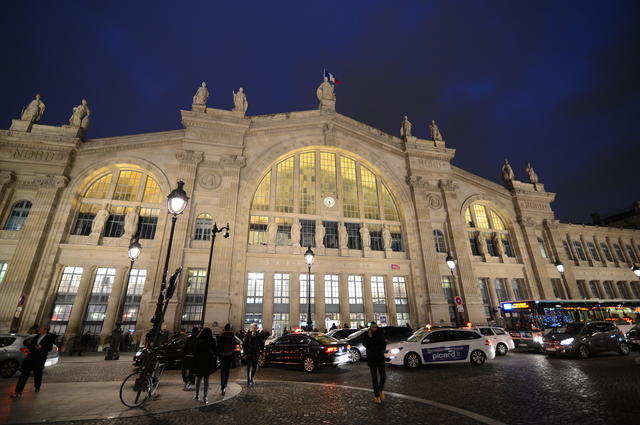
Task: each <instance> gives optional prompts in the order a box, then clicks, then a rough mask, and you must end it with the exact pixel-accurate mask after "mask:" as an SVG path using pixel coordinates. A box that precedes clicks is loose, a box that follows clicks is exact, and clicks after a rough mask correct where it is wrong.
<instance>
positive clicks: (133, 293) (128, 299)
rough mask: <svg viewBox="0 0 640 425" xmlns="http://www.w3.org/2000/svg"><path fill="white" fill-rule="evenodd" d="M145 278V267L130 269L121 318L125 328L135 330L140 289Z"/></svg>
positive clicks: (140, 298) (140, 294)
mask: <svg viewBox="0 0 640 425" xmlns="http://www.w3.org/2000/svg"><path fill="white" fill-rule="evenodd" d="M146 280H147V271H146V270H145V269H132V270H131V273H130V275H129V284H128V285H127V293H126V294H125V297H124V305H123V309H122V318H121V321H122V323H123V324H124V329H125V330H135V322H136V321H137V320H138V312H139V311H140V301H141V300H142V291H143V290H144V283H145V281H146Z"/></svg>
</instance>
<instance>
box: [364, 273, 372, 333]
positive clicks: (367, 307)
mask: <svg viewBox="0 0 640 425" xmlns="http://www.w3.org/2000/svg"><path fill="white" fill-rule="evenodd" d="M362 284H363V289H362V291H363V292H362V295H363V297H364V323H365V324H366V323H367V322H370V321H372V320H373V299H372V298H371V275H370V274H365V275H363V276H362Z"/></svg>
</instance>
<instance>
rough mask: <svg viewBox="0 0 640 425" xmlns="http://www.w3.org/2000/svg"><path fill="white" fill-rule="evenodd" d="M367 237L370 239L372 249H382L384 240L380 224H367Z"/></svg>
mask: <svg viewBox="0 0 640 425" xmlns="http://www.w3.org/2000/svg"><path fill="white" fill-rule="evenodd" d="M369 238H370V239H371V250H372V251H384V241H383V239H382V226H381V225H379V224H370V225H369Z"/></svg>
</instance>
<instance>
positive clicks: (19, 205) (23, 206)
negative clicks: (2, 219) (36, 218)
mask: <svg viewBox="0 0 640 425" xmlns="http://www.w3.org/2000/svg"><path fill="white" fill-rule="evenodd" d="M30 210H31V202H30V201H18V202H16V203H15V204H13V207H11V212H10V213H9V218H8V219H7V222H6V223H5V225H4V230H20V229H22V227H23V226H24V222H25V221H26V220H27V217H28V216H29V211H30Z"/></svg>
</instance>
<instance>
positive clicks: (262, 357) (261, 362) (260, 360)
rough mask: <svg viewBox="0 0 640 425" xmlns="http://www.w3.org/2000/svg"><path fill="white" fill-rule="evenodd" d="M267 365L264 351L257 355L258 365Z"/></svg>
mask: <svg viewBox="0 0 640 425" xmlns="http://www.w3.org/2000/svg"><path fill="white" fill-rule="evenodd" d="M266 366H267V356H266V355H265V354H264V353H261V354H260V357H258V367H266Z"/></svg>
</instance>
